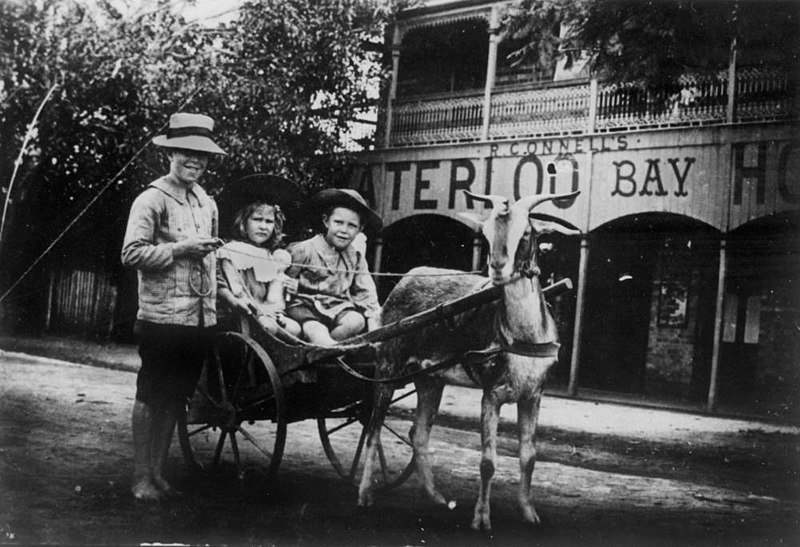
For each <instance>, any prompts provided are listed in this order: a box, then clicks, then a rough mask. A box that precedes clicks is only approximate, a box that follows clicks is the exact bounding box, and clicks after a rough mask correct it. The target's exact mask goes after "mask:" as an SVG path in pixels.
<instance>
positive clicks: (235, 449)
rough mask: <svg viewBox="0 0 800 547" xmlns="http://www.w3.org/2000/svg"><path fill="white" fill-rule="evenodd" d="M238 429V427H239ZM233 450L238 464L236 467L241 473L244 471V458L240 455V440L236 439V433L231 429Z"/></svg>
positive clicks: (235, 461) (234, 458)
mask: <svg viewBox="0 0 800 547" xmlns="http://www.w3.org/2000/svg"><path fill="white" fill-rule="evenodd" d="M237 429H238V428H237ZM229 435H230V436H231V451H232V452H233V462H234V463H235V464H236V469H237V470H238V471H239V474H241V473H242V459H241V458H240V457H239V442H238V441H237V440H236V433H235V432H234V431H231V432H230V433H229Z"/></svg>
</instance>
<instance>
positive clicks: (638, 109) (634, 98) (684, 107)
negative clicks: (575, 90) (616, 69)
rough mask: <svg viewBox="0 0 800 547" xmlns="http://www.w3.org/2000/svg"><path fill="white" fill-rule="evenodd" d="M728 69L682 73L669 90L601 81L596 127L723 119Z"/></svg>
mask: <svg viewBox="0 0 800 547" xmlns="http://www.w3.org/2000/svg"><path fill="white" fill-rule="evenodd" d="M727 89H728V73H727V72H721V73H718V74H684V75H683V76H681V77H680V78H679V79H678V85H677V86H676V88H675V89H670V90H666V89H663V90H657V91H654V90H650V89H645V88H643V87H641V86H637V85H635V84H610V85H600V86H599V89H598V93H597V118H596V121H595V129H596V130H598V131H603V130H614V129H622V128H643V127H654V126H655V127H660V126H669V125H686V124H692V123H695V124H697V123H712V122H723V121H725V113H726V108H727V104H728V91H727Z"/></svg>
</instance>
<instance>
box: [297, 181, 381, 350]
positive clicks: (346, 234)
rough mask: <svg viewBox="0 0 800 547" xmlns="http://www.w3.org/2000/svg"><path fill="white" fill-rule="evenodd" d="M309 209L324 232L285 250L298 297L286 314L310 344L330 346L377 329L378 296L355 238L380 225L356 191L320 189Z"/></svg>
mask: <svg viewBox="0 0 800 547" xmlns="http://www.w3.org/2000/svg"><path fill="white" fill-rule="evenodd" d="M312 206H313V207H314V208H315V210H316V211H318V212H320V213H321V214H322V224H323V226H324V230H323V232H322V233H320V234H317V235H316V236H314V237H312V238H311V239H307V240H305V241H301V242H299V243H296V244H294V245H291V246H290V247H289V252H290V253H291V255H292V267H291V268H290V269H289V272H288V274H289V275H290V276H292V277H297V278H298V293H297V295H295V297H294V298H293V299H292V301H291V302H290V303H289V306H288V308H287V310H286V315H287V316H289V317H291V318H292V319H294V320H295V321H297V322H298V323H299V324H300V325H301V327H302V333H303V336H304V337H305V338H306V339H307V340H308V341H309V342H311V343H313V344H318V345H324V346H330V345H334V344H336V343H337V342H338V341H340V340H344V339H346V338H350V337H352V336H355V335H356V334H358V333H360V332H361V331H363V330H364V328H365V327H367V328H369V330H372V329H374V328H376V327H377V326H378V321H379V316H380V305H379V303H378V293H377V291H376V290H375V282H374V281H373V280H372V276H371V275H370V273H369V269H368V267H367V261H366V257H365V256H364V251H363V247H360V246H359V244H358V237H357V236H358V235H359V234H360V233H361V232H362V230H369V231H372V232H378V231H380V229H381V227H382V222H381V218H380V217H379V216H378V214H377V213H376V212H375V211H373V210H372V209H370V208H369V207H368V206H367V203H366V202H365V201H364V198H363V197H361V195H360V194H359V193H358V192H356V191H355V190H350V189H343V188H334V189H328V190H323V191H321V192H319V193H318V194H317V195H315V196H314V197H313V198H312Z"/></svg>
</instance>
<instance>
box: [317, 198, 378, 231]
mask: <svg viewBox="0 0 800 547" xmlns="http://www.w3.org/2000/svg"><path fill="white" fill-rule="evenodd" d="M311 206H312V208H313V209H314V210H315V211H316V212H317V213H324V212H325V210H326V209H328V208H330V207H336V206H339V207H346V208H348V209H352V210H353V211H356V212H358V213H359V214H360V215H361V221H362V222H363V223H364V230H365V231H366V232H369V233H371V234H376V233H378V232H380V231H381V230H382V229H383V220H382V219H381V217H380V215H378V213H376V212H375V211H373V210H372V209H370V208H369V207H367V206H366V205H364V204H363V203H361V202H360V201H358V200H357V199H356V198H354V197H353V196H351V195H350V194H348V193H347V192H342V191H341V190H338V189H336V188H328V189H327V190H322V191H320V192H319V193H317V194H316V195H315V196H314V197H313V198H311Z"/></svg>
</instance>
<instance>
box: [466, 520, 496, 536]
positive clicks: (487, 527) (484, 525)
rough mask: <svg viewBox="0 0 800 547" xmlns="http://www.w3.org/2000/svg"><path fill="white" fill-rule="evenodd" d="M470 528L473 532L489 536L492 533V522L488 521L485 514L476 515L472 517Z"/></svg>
mask: <svg viewBox="0 0 800 547" xmlns="http://www.w3.org/2000/svg"><path fill="white" fill-rule="evenodd" d="M471 528H472V529H473V530H474V531H475V532H479V533H480V532H482V533H483V534H485V535H487V536H491V534H492V523H491V521H489V517H488V516H485V515H476V516H475V518H474V519H472V525H471Z"/></svg>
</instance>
